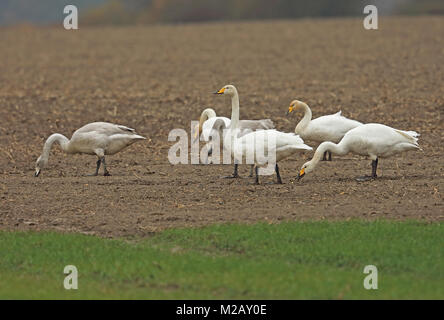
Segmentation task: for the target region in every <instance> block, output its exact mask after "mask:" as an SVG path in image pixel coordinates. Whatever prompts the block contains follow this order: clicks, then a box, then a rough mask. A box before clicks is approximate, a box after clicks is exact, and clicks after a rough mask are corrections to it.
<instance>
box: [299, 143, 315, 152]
mask: <svg viewBox="0 0 444 320" xmlns="http://www.w3.org/2000/svg"><path fill="white" fill-rule="evenodd" d="M296 147H297V148H298V149H302V150H310V151H311V150H313V148H312V147H310V146H307V145H306V144H305V143H303V144H299V145H297V146H296Z"/></svg>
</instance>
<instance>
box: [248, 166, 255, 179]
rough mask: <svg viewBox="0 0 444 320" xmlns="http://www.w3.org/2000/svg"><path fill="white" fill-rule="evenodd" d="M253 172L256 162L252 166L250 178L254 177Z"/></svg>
mask: <svg viewBox="0 0 444 320" xmlns="http://www.w3.org/2000/svg"><path fill="white" fill-rule="evenodd" d="M253 173H254V164H252V165H251V167H250V175H249V177H250V178H253Z"/></svg>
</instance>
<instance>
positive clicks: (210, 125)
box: [199, 108, 274, 141]
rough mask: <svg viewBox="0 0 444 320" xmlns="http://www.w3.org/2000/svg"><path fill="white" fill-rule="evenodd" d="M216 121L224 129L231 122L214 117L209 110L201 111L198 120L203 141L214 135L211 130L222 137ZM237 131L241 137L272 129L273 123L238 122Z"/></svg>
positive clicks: (225, 118) (258, 121) (262, 121)
mask: <svg viewBox="0 0 444 320" xmlns="http://www.w3.org/2000/svg"><path fill="white" fill-rule="evenodd" d="M217 121H222V122H223V127H224V128H226V129H228V128H230V125H231V120H230V119H229V118H227V117H218V116H216V112H215V111H214V110H213V109H211V108H207V109H205V110H204V111H202V114H201V116H200V120H199V130H200V131H201V132H202V139H203V140H204V141H209V140H210V136H211V135H212V134H213V133H214V131H213V130H216V131H219V132H218V134H219V136H222V134H223V132H220V129H221V128H222V126H221V125H220V124H219V125H217ZM239 129H240V130H239V137H241V136H242V135H244V134H247V133H249V132H251V131H256V130H267V129H274V123H273V121H271V120H270V119H261V120H240V121H239ZM199 133H200V132H199Z"/></svg>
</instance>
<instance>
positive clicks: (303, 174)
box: [298, 169, 305, 180]
mask: <svg viewBox="0 0 444 320" xmlns="http://www.w3.org/2000/svg"><path fill="white" fill-rule="evenodd" d="M303 176H305V170H304V169H301V171H299V174H298V180H301V179H302V177H303Z"/></svg>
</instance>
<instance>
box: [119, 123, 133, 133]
mask: <svg viewBox="0 0 444 320" xmlns="http://www.w3.org/2000/svg"><path fill="white" fill-rule="evenodd" d="M117 127H118V128H119V129H120V130H123V131H128V132H131V133H136V130H135V129H133V128H128V127H126V126H122V125H120V124H119V125H117Z"/></svg>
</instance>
